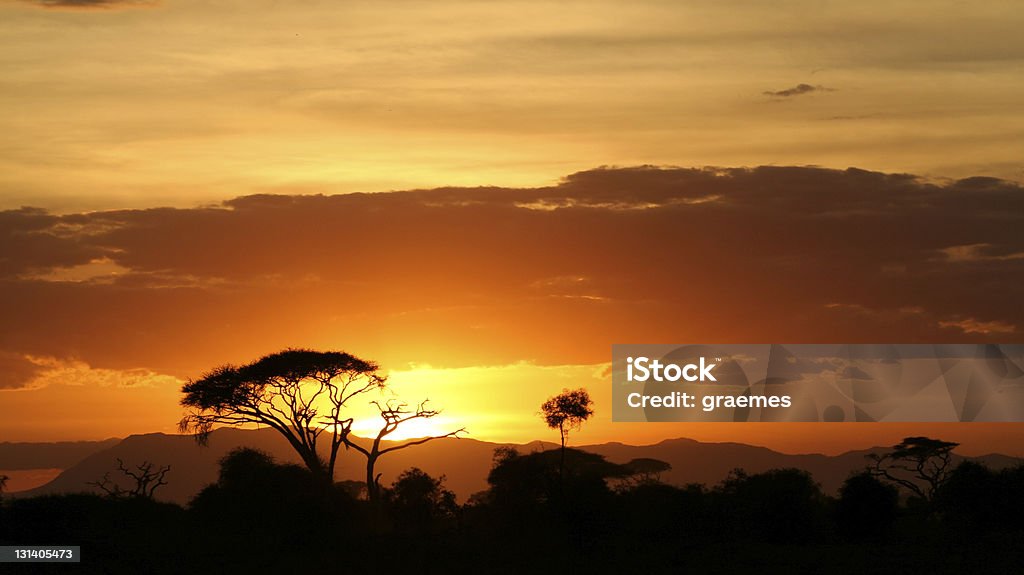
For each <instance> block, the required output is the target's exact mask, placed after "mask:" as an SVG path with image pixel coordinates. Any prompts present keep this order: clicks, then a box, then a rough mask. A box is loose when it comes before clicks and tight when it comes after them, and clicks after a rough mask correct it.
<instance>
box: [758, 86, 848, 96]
mask: <svg viewBox="0 0 1024 575" xmlns="http://www.w3.org/2000/svg"><path fill="white" fill-rule="evenodd" d="M831 91H832V89H831V88H826V87H824V86H812V85H810V84H797V85H796V86H793V87H792V88H786V89H785V90H777V91H772V90H765V91H764V92H762V93H763V94H764V95H765V96H771V97H773V98H790V97H792V96H800V95H802V94H810V93H811V92H831Z"/></svg>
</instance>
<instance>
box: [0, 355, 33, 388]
mask: <svg viewBox="0 0 1024 575" xmlns="http://www.w3.org/2000/svg"><path fill="white" fill-rule="evenodd" d="M42 371H43V367H42V366H40V365H39V364H37V363H35V362H33V361H31V360H30V359H29V358H27V357H25V355H23V354H20V353H14V352H10V351H0V390H3V389H19V388H22V387H25V386H27V385H28V384H29V383H30V382H31V381H32V380H34V379H35V378H36V377H37V376H38V375H39V374H40V373H42Z"/></svg>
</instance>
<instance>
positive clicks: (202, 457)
mask: <svg viewBox="0 0 1024 575" xmlns="http://www.w3.org/2000/svg"><path fill="white" fill-rule="evenodd" d="M242 446H246V447H254V448H257V449H261V450H264V451H266V452H269V453H270V454H272V455H273V456H274V457H275V458H276V459H277V460H278V461H280V462H290V463H299V461H298V457H297V456H296V455H295V452H294V451H292V449H291V447H289V445H288V444H287V442H286V441H285V440H284V439H283V438H282V437H281V436H280V435H279V434H278V433H277V432H276V431H273V430H270V429H264V430H240V429H231V428H224V429H219V430H217V431H215V432H213V433H212V434H211V436H210V440H209V444H208V446H206V447H200V446H199V445H197V444H196V442H195V441H194V440H193V438H192V436H190V435H166V434H162V433H152V434H145V435H133V436H130V437H127V438H125V439H124V440H122V441H120V442H117V443H115V444H113V445H109V446H107V447H105V448H101V449H99V450H98V451H95V452H93V453H92V454H90V455H88V456H86V457H85V458H84V459H82V460H81V461H79V462H78V463H76V464H74V465H73V466H71V467H69V468H67V469H65V470H64V471H63V472H62V473H60V475H58V476H57V477H56V478H55V479H54V480H53V481H51V482H49V483H47V484H45V485H42V486H40V487H37V488H35V489H31V490H27V491H22V492H18V493H15V494H12V495H14V496H18V497H31V496H36V495H44V494H50V493H73V492H93V491H95V488H94V487H92V486H89V485H87V483H88V482H92V481H97V480H98V479H100V478H102V477H103V476H104V474H106V473H108V472H109V473H110V477H111V478H112V479H117V478H118V477H117V476H118V475H119V474H118V473H117V472H116V470H117V460H118V459H119V458H120V459H121V460H122V461H123V462H124V463H125V464H126V465H129V466H131V465H138V464H141V463H142V462H144V461H149V462H152V463H155V464H156V465H158V466H163V465H170V466H171V471H170V473H168V475H167V480H168V485H166V486H164V487H161V488H160V490H159V491H157V493H156V497H157V499H160V500H164V501H171V502H175V503H179V504H186V503H188V501H189V500H191V498H192V497H194V496H195V495H196V494H197V493H198V492H199V491H200V490H201V489H202V488H203V487H205V486H207V485H208V484H210V483H213V482H214V481H216V478H217V473H218V461H219V460H220V458H221V457H223V456H224V455H225V454H227V453H228V452H229V451H231V450H232V449H235V448H237V447H242ZM509 446H510V447H515V448H516V449H518V450H519V451H520V452H521V453H530V452H533V451H541V450H550V449H557V445H556V444H554V443H547V442H540V441H536V442H532V443H528V444H512V443H491V442H486V441H479V440H474V439H468V438H462V439H455V438H446V439H439V440H437V441H433V442H430V443H427V444H425V445H422V446H419V447H417V448H416V449H409V450H402V451H396V452H393V453H391V454H389V455H388V456H387V457H384V458H382V459H381V460H380V462H379V463H378V466H377V470H378V471H379V472H380V473H382V476H381V483H382V484H384V485H389V484H390V483H391V482H392V481H393V480H394V479H395V478H396V477H397V476H398V474H399V473H401V472H402V471H403V470H406V469H408V468H411V467H419V468H420V469H422V470H424V471H425V472H427V473H429V474H431V475H433V476H441V475H444V476H445V477H446V481H445V485H446V487H447V488H448V489H451V490H452V491H454V492H455V493H456V495H457V496H458V498H459V499H460V500H463V501H464V500H466V499H467V498H468V497H469V496H470V495H472V494H473V493H476V492H478V491H482V490H484V489H486V488H487V481H486V480H487V473H488V471H489V470H490V468H491V462H492V457H493V454H494V450H495V448H497V447H509ZM578 448H579V449H582V450H584V451H588V452H591V453H596V454H599V455H603V456H605V457H606V458H607V459H608V460H609V461H612V462H616V463H625V462H627V461H630V460H632V459H637V458H653V459H660V460H662V461H665V462H668V463H669V464H671V465H672V470H671V471H669V472H666V473H664V474H662V476H661V479H662V480H663V481H665V482H666V483H671V484H676V485H685V484H688V483H704V484H707V485H713V484H716V483H718V482H720V481H721V480H722V479H724V478H725V477H726V475H727V474H728V473H729V471H731V470H733V469H735V468H743V469H745V470H746V471H747V472H749V473H759V472H763V471H767V470H769V469H777V468H786V467H795V468H798V469H804V470H806V471H808V472H810V473H811V474H812V475H813V477H814V479H815V481H817V482H819V483H820V484H821V486H822V489H823V490H824V491H825V492H826V493H830V494H833V493H835V492H836V491H837V490H838V488H839V486H840V485H841V484H842V482H843V481H844V480H845V479H846V478H847V477H848V476H849V475H850V473H851V472H854V471H857V470H859V469H863V468H864V466H865V463H866V459H865V455H867V454H869V453H877V452H881V451H885V450H886V448H881V447H876V448H871V449H866V450H858V451H849V452H846V453H843V454H840V455H835V456H829V455H822V454H801V455H793V454H785V453H780V452H777V451H774V450H771V449H768V448H766V447H757V446H752V445H746V444H742V443H704V442H700V441H695V440H692V439H670V440H665V441H662V442H660V443H657V444H653V445H642V446H636V445H626V444H623V443H604V444H599V445H582V446H579V447H578ZM968 459H973V460H976V461H979V462H981V463H984V464H985V465H987V466H989V467H991V468H993V469H1002V468H1005V467H1009V466H1011V465H1014V464H1016V463H1018V462H1019V460H1018V459H1017V458H1013V457H1009V456H1006V455H999V454H992V455H986V456H983V457H977V458H968ZM363 463H364V459H363V458H362V457H361V456H359V454H357V453H355V452H353V451H348V452H344V453H342V455H341V458H340V462H339V465H338V470H337V475H336V479H337V480H338V481H344V480H354V481H360V480H361V479H362V478H363V477H364V476H365V475H364V474H365V470H364V467H363ZM0 467H2V465H0Z"/></svg>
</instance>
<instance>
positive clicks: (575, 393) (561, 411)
mask: <svg viewBox="0 0 1024 575" xmlns="http://www.w3.org/2000/svg"><path fill="white" fill-rule="evenodd" d="M593 403H594V402H593V401H591V400H590V394H589V393H587V390H586V389H584V388H582V387H581V388H579V389H573V390H569V389H563V390H562V393H560V394H558V395H556V396H554V397H550V398H548V400H547V401H545V402H544V403H543V404H542V405H541V406H540V410H541V415H542V416H543V417H544V422H545V423H547V424H548V427H550V428H552V429H557V430H558V435H559V436H560V438H561V440H562V454H561V459H560V460H559V463H558V475H559V477H561V476H562V474H563V472H564V471H565V443H566V440H567V439H568V437H569V430H571V429H576V430H578V429H580V427H582V426H583V422H584V421H586V420H588V419H590V416H591V415H593V414H594V410H593V409H591V408H590V406H591V405H592V404H593Z"/></svg>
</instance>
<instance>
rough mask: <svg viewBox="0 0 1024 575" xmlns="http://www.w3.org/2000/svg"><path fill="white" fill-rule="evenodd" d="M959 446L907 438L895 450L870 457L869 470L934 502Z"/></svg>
mask: <svg viewBox="0 0 1024 575" xmlns="http://www.w3.org/2000/svg"><path fill="white" fill-rule="evenodd" d="M959 445H960V444H959V443H953V442H951V441H942V440H940V439H932V438H930V437H906V438H904V439H903V441H901V442H899V443H898V444H896V445H894V446H893V447H892V451H889V452H887V453H882V454H877V453H871V454H868V455H867V458H868V459H869V460H871V465H870V466H869V467H868V471H869V472H870V473H871V474H872V475H873V476H875V477H878V478H880V479H885V480H886V481H889V482H891V483H894V484H896V485H899V486H902V487H905V488H906V489H908V490H910V491H911V492H912V493H914V495H917V496H918V497H920V498H921V499H923V500H925V501H927V502H931V501H932V500H933V499H934V497H935V492H936V491H938V489H939V488H940V487H942V484H943V483H945V481H946V478H947V477H948V476H949V472H950V471H951V468H950V466H951V464H952V458H953V449H955V448H956V447H958V446H959Z"/></svg>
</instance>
